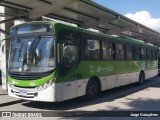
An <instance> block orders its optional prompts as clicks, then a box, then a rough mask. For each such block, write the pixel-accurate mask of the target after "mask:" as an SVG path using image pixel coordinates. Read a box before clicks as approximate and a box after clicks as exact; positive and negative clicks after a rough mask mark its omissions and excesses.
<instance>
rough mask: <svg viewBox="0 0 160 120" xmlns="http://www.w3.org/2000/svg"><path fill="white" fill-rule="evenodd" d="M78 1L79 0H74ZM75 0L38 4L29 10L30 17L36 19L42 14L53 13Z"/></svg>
mask: <svg viewBox="0 0 160 120" xmlns="http://www.w3.org/2000/svg"><path fill="white" fill-rule="evenodd" d="M74 1H78V0H74ZM74 1H73V0H56V1H53V2H52V4H44V5H42V6H38V7H36V8H34V9H33V10H32V11H30V12H29V19H36V18H38V17H40V16H43V15H47V14H48V13H52V12H54V11H56V10H59V9H61V8H63V7H65V6H67V5H69V4H71V3H73V2H74Z"/></svg>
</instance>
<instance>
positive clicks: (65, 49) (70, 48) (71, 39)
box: [58, 30, 80, 76]
mask: <svg viewBox="0 0 160 120" xmlns="http://www.w3.org/2000/svg"><path fill="white" fill-rule="evenodd" d="M58 37H59V53H60V55H59V56H60V63H59V73H60V74H61V75H62V76H63V75H66V74H67V73H69V72H71V71H72V70H74V69H75V68H76V66H77V65H78V63H79V61H80V34H79V33H76V32H74V31H70V30H63V31H61V32H60V33H59V36H58ZM73 68H74V69H73Z"/></svg>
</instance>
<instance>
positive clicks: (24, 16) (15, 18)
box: [0, 15, 26, 24]
mask: <svg viewBox="0 0 160 120" xmlns="http://www.w3.org/2000/svg"><path fill="white" fill-rule="evenodd" d="M21 18H26V15H23V16H19V17H13V18H10V19H7V20H2V21H0V24H2V23H6V22H9V21H12V20H17V19H21Z"/></svg>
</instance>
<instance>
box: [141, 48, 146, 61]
mask: <svg viewBox="0 0 160 120" xmlns="http://www.w3.org/2000/svg"><path fill="white" fill-rule="evenodd" d="M141 58H142V60H145V59H146V49H145V48H142V49H141Z"/></svg>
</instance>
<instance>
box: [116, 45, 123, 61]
mask: <svg viewBox="0 0 160 120" xmlns="http://www.w3.org/2000/svg"><path fill="white" fill-rule="evenodd" d="M116 60H124V45H122V44H118V43H117V44H116Z"/></svg>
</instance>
